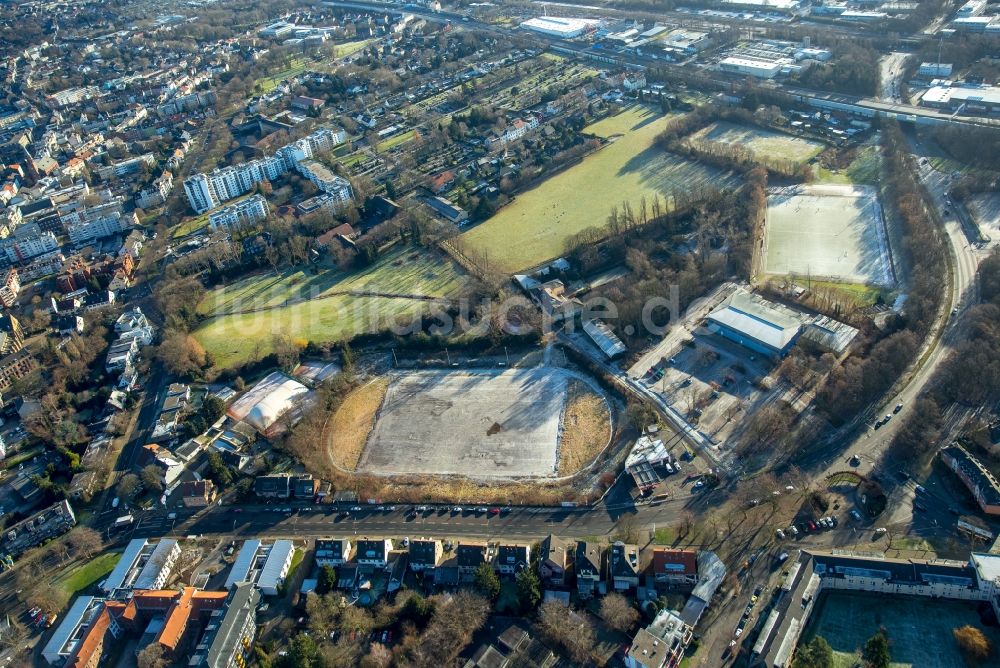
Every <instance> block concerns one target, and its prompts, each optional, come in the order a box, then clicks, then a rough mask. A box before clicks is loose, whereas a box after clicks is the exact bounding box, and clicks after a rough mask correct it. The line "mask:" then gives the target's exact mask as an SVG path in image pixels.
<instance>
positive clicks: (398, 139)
mask: <svg viewBox="0 0 1000 668" xmlns="http://www.w3.org/2000/svg"><path fill="white" fill-rule="evenodd" d="M413 133H414V131H413V130H410V131H409V132H400V133H399V134H398V135H395V136H393V137H389V138H388V139H386V140H385V141H383V142H379V145H378V150H379V151H388V150H389V149H390V148H395V147H396V146H399V145H400V144H405V143H406V142H408V141H410V140H411V139H413Z"/></svg>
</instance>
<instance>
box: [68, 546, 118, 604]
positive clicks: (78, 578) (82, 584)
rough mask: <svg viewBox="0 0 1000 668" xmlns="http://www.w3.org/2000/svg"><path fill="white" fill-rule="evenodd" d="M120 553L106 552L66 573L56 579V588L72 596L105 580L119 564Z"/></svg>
mask: <svg viewBox="0 0 1000 668" xmlns="http://www.w3.org/2000/svg"><path fill="white" fill-rule="evenodd" d="M121 556H122V555H121V553H119V552H105V553H104V554H102V555H100V556H98V557H96V558H94V559H91V560H90V561H88V562H85V563H83V564H80V565H79V566H77V567H75V568H72V569H70V570H69V571H66V572H64V573H63V574H62V575H60V576H59V577H58V578H57V579H56V586H57V587H59V588H60V589H62V590H63V591H65V592H66V593H67V594H69V595H70V596H74V595H76V594H77V593H78V592H81V591H83V590H85V589H87V588H88V587H90V586H91V585H93V584H94V583H96V582H99V581H100V580H101V579H102V578H104V577H105V576H106V575H107V574H108V573H110V572H111V570H112V569H113V568H114V567H115V564H117V563H118V559H119V557H121Z"/></svg>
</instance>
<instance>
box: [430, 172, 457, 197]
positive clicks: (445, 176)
mask: <svg viewBox="0 0 1000 668" xmlns="http://www.w3.org/2000/svg"><path fill="white" fill-rule="evenodd" d="M453 185H455V172H453V171H451V170H448V171H447V172H441V173H440V174H438V175H437V176H434V177H432V178H431V190H433V191H434V194H435V195H440V194H441V193H443V192H446V191H448V190H449V189H450V188H451V187H452V186H453Z"/></svg>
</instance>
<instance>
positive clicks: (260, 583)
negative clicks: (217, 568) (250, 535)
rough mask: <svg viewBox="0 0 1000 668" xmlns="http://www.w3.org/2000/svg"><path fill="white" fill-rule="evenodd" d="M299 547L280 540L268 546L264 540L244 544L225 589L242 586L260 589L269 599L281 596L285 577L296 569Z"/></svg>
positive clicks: (290, 542)
mask: <svg viewBox="0 0 1000 668" xmlns="http://www.w3.org/2000/svg"><path fill="white" fill-rule="evenodd" d="M294 554H295V545H294V544H293V543H292V541H290V540H276V541H274V542H273V543H271V544H270V545H266V544H264V543H263V542H261V541H260V540H257V539H254V540H248V541H246V542H245V543H243V547H242V548H240V552H239V554H238V555H237V556H236V561H235V562H234V563H233V568H232V570H231V571H230V572H229V577H227V578H226V584H225V588H226V589H230V588H232V587H233V586H234V585H236V584H237V583H240V582H249V583H251V584H254V585H256V586H257V588H258V589H260V591H261V593H262V594H264V595H265V596H277V595H278V589H279V588H280V587H281V585H282V584H284V582H285V576H286V575H288V570H289V569H290V568H291V566H292V557H293V556H294Z"/></svg>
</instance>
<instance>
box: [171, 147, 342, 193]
mask: <svg viewBox="0 0 1000 668" xmlns="http://www.w3.org/2000/svg"><path fill="white" fill-rule="evenodd" d="M346 139H347V133H346V132H344V131H343V130H341V129H340V128H320V129H319V130H316V131H315V132H313V133H312V134H310V135H308V136H306V137H303V138H302V139H299V140H297V141H294V142H292V143H291V144H287V145H286V146H283V147H281V148H280V149H278V151H277V152H276V153H274V155H270V156H268V157H266V158H257V159H255V160H250V161H248V162H244V163H242V164H240V165H233V166H230V167H223V168H221V169H214V170H212V171H211V172H209V173H208V174H204V173H201V174H195V175H193V176H190V177H188V178H187V179H185V181H184V192H185V193H187V196H188V202H189V203H190V204H191V208H192V209H194V210H195V211H196V212H198V213H204V212H206V211H208V210H210V209H213V208H215V207H217V206H219V205H220V204H222V203H223V202H226V201H228V200H231V199H234V198H236V197H239V196H240V195H244V194H246V193H248V192H250V190H251V189H253V187H254V184H256V183H259V182H261V181H265V180H267V181H272V180H274V179H276V178H278V177H279V176H281V175H282V174H284V173H285V172H287V171H288V170H290V169H292V168H294V167H295V166H296V165H297V164H298V163H299V162H301V161H302V160H308V159H310V158H312V157H313V156H314V155H316V154H317V153H322V152H325V151H329V150H331V149H333V148H334V147H336V146H338V145H339V144H342V143H344V141H345V140H346Z"/></svg>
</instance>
